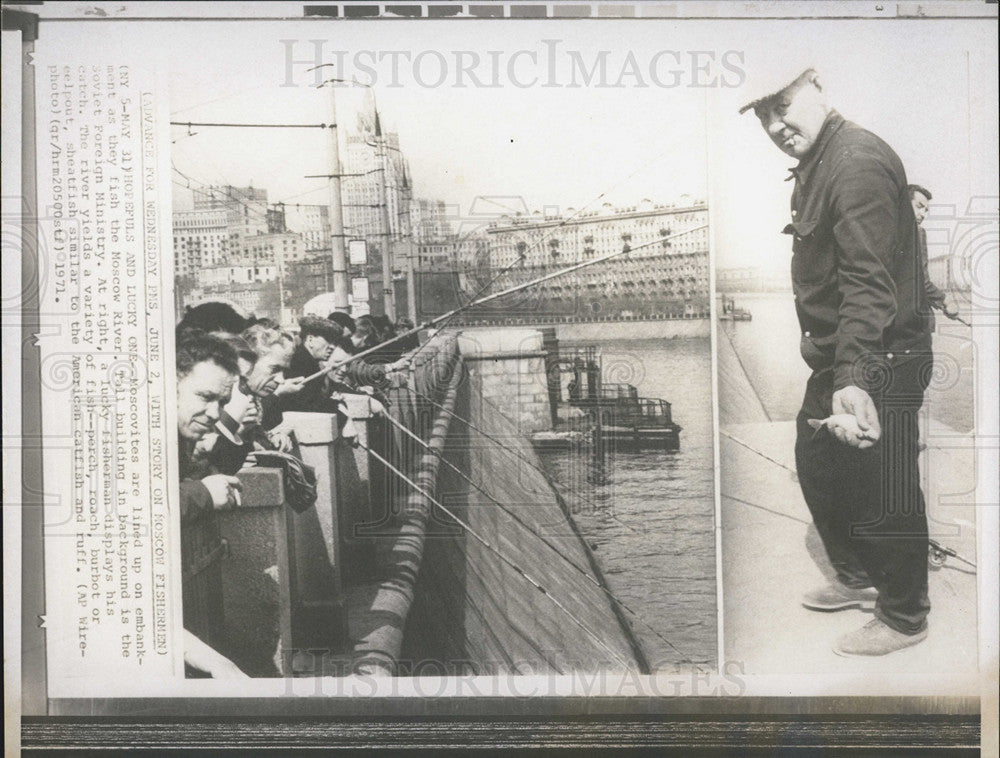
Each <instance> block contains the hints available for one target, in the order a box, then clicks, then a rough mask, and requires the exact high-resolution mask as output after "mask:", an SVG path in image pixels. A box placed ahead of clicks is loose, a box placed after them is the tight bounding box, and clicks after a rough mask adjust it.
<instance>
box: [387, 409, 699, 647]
mask: <svg viewBox="0 0 1000 758" xmlns="http://www.w3.org/2000/svg"><path fill="white" fill-rule="evenodd" d="M385 417H386V418H387V419H388V420H389V421H390V422H391V423H392V425H393V426H395V427H396V428H398V429H399V430H400V431H402V432H404V433H405V434H406V435H407V436H409V437H411V438H412V439H413V440H415V441H416V442H418V443H420V444H421V445H422V446H423V448H424V449H425V450H427V451H428V452H429V453H431V454H433V455H434V456H435V457H436V458H437V459H438V460H439V461H441V463H443V464H445V465H446V466H448V467H449V468H450V469H451V470H452V471H454V472H455V473H456V474H458V475H459V476H460V477H462V478H463V479H464V480H465V481H467V482H468V483H469V484H471V485H472V486H473V487H475V488H476V489H477V490H479V492H481V493H482V494H483V495H485V496H486V497H487V498H489V499H490V500H491V501H492V502H493V503H494V504H495V505H497V506H498V507H499V508H500V510H502V511H503V512H504V513H506V514H508V515H509V516H510V517H511V518H512V519H514V521H516V522H517V523H518V524H520V525H521V526H523V527H524V528H525V529H527V530H528V532H529V533H530V534H532V535H534V536H535V537H537V538H538V539H540V540H541V541H542V543H543V544H544V545H545V546H546V547H548V548H550V549H551V550H552V551H553V552H554V553H555V554H556V555H557V556H559V557H560V558H562V559H563V560H564V561H565V562H566V563H568V564H569V565H570V566H572V567H573V568H574V569H576V570H577V572H579V573H580V574H581V575H582V576H583V577H584V578H585V579H586V580H587V581H588V582H590V583H591V584H593V585H594V586H595V587H597V588H598V589H600V590H601V591H602V592H604V593H605V594H606V595H607V596H608V598H610V599H611V601H612V602H614V603H616V604H617V605H619V606H620V607H621V608H622V609H623V610H625V611H627V612H628V613H630V614H631V615H632V616H633V617H634V618H635V619H637V620H638V621H640V622H642V624H644V625H645V626H646V627H648V629H649V631H651V632H652V633H653V634H654V635H656V637H657V638H658V639H660V640H661V641H662V642H664V643H666V644H667V645H669V646H670V647H671V649H673V650H674V652H676V653H677V654H678V655H680V656H682V660H683V661H686V662H688V663H694V660H693V659H692V658H691V657H690V656H688V655H685V653H684V652H683V651H681V650H680V648H678V647H677V646H676V645H675V644H674V643H672V642H671V641H670V640H668V639H667V638H666V637H664V636H663V635H661V634H660V633H659V632H658V631H657V630H656V629H655V628H653V626H652V625H651V624H650V623H649V622H648V621H646V620H644V619H643V618H642V617H641V616H639V614H638V613H636V612H635V611H634V610H632V609H631V608H630V607H629V606H628V605H626V604H625V601H624V600H622V599H621V598H619V597H618V596H617V595H615V594H614V593H613V592H612V591H611V590H610V589H608V588H607V587H606V586H604V585H603V584H601V583H600V582H599V581H597V579H596V578H594V577H593V576H591V575H590V574H589V573H587V571H586V570H585V569H583V568H582V567H580V566H579V565H577V563H576V562H575V561H574V560H573V559H572V558H570V557H569V556H568V555H566V554H565V553H563V552H562V550H560V548H559V546H558V545H556V544H554V543H553V542H551V541H550V540H549V539H548V538H547V537H545V535H543V534H542V533H541V532H539V531H537V530H536V529H535V528H534V527H533V526H532V525H531V524H529V523H527V522H526V521H524V520H523V519H522V518H521V517H520V516H518V515H517V513H515V512H514V511H513V510H512V509H511V508H509V507H508V506H507V505H505V504H504V503H501V502H500V501H499V500H497V499H496V498H495V497H493V495H491V494H490V493H489V492H487V491H486V490H485V489H483V487H482V486H480V485H479V484H477V483H476V482H474V481H473V480H472V477H470V476H469V475H468V474H466V473H465V472H464V471H462V469H460V468H459V467H458V466H456V465H455V464H453V463H452V462H451V461H449V460H448V459H447V458H445V457H444V455H443V454H442V453H441V451H439V450H436V449H434V448H433V447H432V446H431V445H430V444H429V443H428V442H425V441H424V440H422V439H420V437H418V436H417V435H416V434H414V433H413V432H411V431H410V430H409V429H407V428H406V427H405V426H404V425H403V424H401V423H399V422H398V421H396V420H395V419H394V418H392V417H391V416H389V415H388V414H386V416H385Z"/></svg>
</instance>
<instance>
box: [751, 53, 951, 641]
mask: <svg viewBox="0 0 1000 758" xmlns="http://www.w3.org/2000/svg"><path fill="white" fill-rule="evenodd" d="M768 90H769V91H760V90H758V92H759V94H760V97H757V98H754V99H753V100H752V101H751V102H749V103H748V104H747V105H745V106H744V107H743V108H742V109H741V110H740V113H744V112H745V111H747V110H751V109H752V110H753V111H754V113H755V114H756V115H757V117H758V118H759V119H760V122H761V125H762V126H763V127H764V129H765V131H766V132H767V134H768V136H769V137H770V139H771V141H772V142H773V143H774V144H775V145H776V146H777V147H778V149H780V150H781V151H782V152H784V153H785V154H786V155H789V156H791V157H792V158H795V159H797V160H798V165H797V166H795V167H794V168H793V169H792V170H791V171H792V175H793V177H794V178H795V187H794V190H793V192H792V201H791V223H789V224H788V225H787V226H786V227H785V229H784V231H785V233H786V234H790V235H792V237H793V244H792V249H793V256H792V285H793V291H794V296H795V307H796V311H797V314H798V319H799V324H800V327H801V330H802V336H801V352H802V357H803V358H804V360H805V361H806V363H807V364H808V365H809V367H810V368H811V369H812V372H813V373H812V376H811V377H810V378H809V381H808V383H807V385H806V392H805V398H804V400H803V404H802V410H801V411H800V412H799V416H798V422H797V423H798V439H797V442H796V449H795V457H796V466H797V470H798V475H799V482H800V484H801V487H802V493H803V495H804V497H805V501H806V504H807V505H808V507H809V510H810V512H811V513H812V517H813V521H814V522H815V524H816V528H817V530H818V532H819V534H820V537H821V538H822V540H823V544H824V546H825V548H826V552H827V555H828V557H829V559H830V562H831V564H832V565H833V568H834V569H835V571H836V575H837V581H836V582H834V583H833V584H831V585H829V586H826V587H822V588H820V589H817V590H816V591H814V592H810V593H809V594H808V595H807V596H806V597H805V599H804V605H805V606H806V607H807V608H810V609H814V610H822V611H835V610H840V609H844V608H853V607H873V608H874V611H875V617H874V618H873V619H872V620H871V621H870V622H869V623H868V624H866V625H865V626H864V627H862V628H861V629H858V630H855V631H853V632H850V633H848V634H846V635H843V636H842V637H841V638H840V639H838V640H837V642H836V644H835V645H834V651H835V652H836V653H838V654H840V655H845V656H872V655H885V654H887V653H891V652H893V651H895V650H900V649H902V648H905V647H908V646H910V645H914V644H916V643H918V642H920V641H921V640H923V639H924V638H925V637H926V636H927V615H928V612H929V610H930V603H929V601H928V598H927V550H928V533H927V517H926V512H925V504H924V499H923V494H922V492H921V490H920V479H919V472H918V469H917V454H918V430H917V417H918V413H919V411H920V407H921V404H922V402H923V393H924V390H925V389H926V387H927V382H928V380H929V378H930V366H931V361H932V359H931V338H930V332H929V330H928V325H927V319H926V314H927V311H928V304H927V298H926V294H925V291H924V280H923V276H922V267H921V265H920V260H919V255H918V246H917V224H916V221H915V218H914V215H913V208H912V207H911V205H910V198H909V194H908V190H907V181H906V173H905V171H904V170H903V165H902V163H901V162H900V160H899V158H898V157H897V155H896V153H895V152H893V150H892V148H890V147H889V145H887V144H886V143H885V142H883V141H882V140H881V139H879V138H878V137H877V136H875V135H874V134H872V133H871V132H869V131H866V130H865V129H862V128H861V127H860V126H858V125H856V124H853V123H851V122H850V121H847V120H845V119H844V117H843V116H841V115H840V114H839V113H837V111H835V110H833V109H832V108H831V107H830V106H829V105H828V104H827V101H826V96H825V93H824V91H823V87H822V84H821V82H820V77H819V74H818V73H817V71H816V70H815V69H813V68H805V69H803V68H799V69H798V70H795V71H787V77H785V78H783V79H782V80H779V81H778V82H777V84H776V85H774V86H772V87H770V88H768ZM820 422H823V423H822V424H821V423H820Z"/></svg>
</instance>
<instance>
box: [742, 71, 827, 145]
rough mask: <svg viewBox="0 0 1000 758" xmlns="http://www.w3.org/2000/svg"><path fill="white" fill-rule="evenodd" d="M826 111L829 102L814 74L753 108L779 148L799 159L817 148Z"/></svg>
mask: <svg viewBox="0 0 1000 758" xmlns="http://www.w3.org/2000/svg"><path fill="white" fill-rule="evenodd" d="M827 112H828V108H827V106H826V99H825V98H824V96H823V92H822V90H821V88H820V86H819V81H818V80H817V79H816V77H815V74H813V75H812V77H811V78H809V79H806V80H805V81H798V82H795V83H794V84H791V85H789V86H788V87H785V89H783V90H782V91H781V92H779V93H778V94H776V95H774V96H772V97H769V98H768V99H766V100H764V101H763V102H762V103H760V105H758V106H757V107H756V108H754V113H756V114H757V118H759V119H760V123H761V126H763V127H764V130H765V131H766V132H767V135H768V136H769V137H770V138H771V141H772V142H773V143H774V144H775V145H777V147H778V149H779V150H781V152H783V153H785V155H790V156H791V157H792V158H800V159H801V158H804V157H805V156H806V155H808V154H809V152H810V151H811V150H812V149H813V147H815V145H816V140H817V139H818V138H819V133H820V131H821V130H822V129H823V122H824V121H826V115H827Z"/></svg>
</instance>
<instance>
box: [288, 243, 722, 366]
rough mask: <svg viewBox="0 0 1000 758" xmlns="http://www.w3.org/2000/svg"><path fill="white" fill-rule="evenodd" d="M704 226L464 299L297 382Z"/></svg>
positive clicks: (627, 247) (626, 246) (624, 248)
mask: <svg viewBox="0 0 1000 758" xmlns="http://www.w3.org/2000/svg"><path fill="white" fill-rule="evenodd" d="M706 228H708V224H699V225H698V226H693V227H691V228H690V229H685V230H684V231H682V232H676V233H675V234H669V235H667V236H665V237H660V238H659V239H656V240H653V241H652V242H647V243H646V244H643V245H637V246H636V247H629V246H628V245H625V246H624V247H623V248H622V249H621V250H618V251H616V252H614V253H608V254H607V255H602V256H599V257H597V258H594V259H592V260H589V261H583V262H581V263H575V264H573V265H572V266H567V267H566V268H563V269H559V270H558V271H553V272H552V273H551V274H545V275H544V276H539V277H538V278H536V279H532V280H531V281H529V282H525V283H524V284H517V285H515V286H513V287H508V288H507V289H505V290H501V291H500V292H494V293H493V294H492V295H486V296H485V297H480V298H478V299H476V300H472V301H470V302H468V303H466V304H465V305H460V306H459V307H458V308H454V309H452V310H450V311H448V312H447V313H443V314H441V315H440V316H435V317H434V318H432V319H430V320H429V321H426V322H425V323H423V324H421V325H420V326H415V327H413V328H412V329H407V330H406V331H405V332H402V333H400V334H397V335H396V336H395V337H392V338H391V339H387V340H385V341H384V342H380V343H379V344H377V345H373V346H372V347H370V348H367V349H366V350H362V351H361V352H360V353H355V354H354V355H352V356H350V357H348V358H345V359H344V360H342V361H338V362H336V363H333V364H331V365H329V366H324V367H323V368H321V369H320V370H319V371H317V372H316V373H314V374H311V375H309V376H307V377H305V379H303V380H302V382H301V383H302V384H307V383H309V382H311V381H314V380H316V379H319V378H320V377H321V376H324V375H326V374H329V373H332V372H334V371H336V370H337V369H339V368H343V367H344V366H346V365H347V364H349V363H353V362H354V361H357V360H360V359H362V358H365V357H366V356H369V355H371V354H372V353H376V352H378V351H380V350H383V349H385V347H386V345H391V344H393V343H394V342H398V341H400V340H403V339H406V338H407V337H412V336H413V335H415V334H418V333H419V332H420V331H422V330H423V329H430V328H431V327H433V326H436V325H438V324H440V323H441V322H443V321H449V320H451V319H452V318H454V317H455V316H457V315H458V314H459V313H462V312H463V311H467V310H469V309H470V308H474V307H476V306H478V305H485V304H486V303H491V302H493V301H494V300H498V299H500V298H501V297H506V296H507V295H513V294H514V293H516V292H520V291H521V290H525V289H527V288H528V287H534V286H535V285H536V284H542V283H543V282H547V281H549V280H551V279H555V278H557V277H560V276H565V275H566V274H571V273H573V272H574V271H580V270H581V269H584V268H587V267H589V266H593V265H595V264H597V263H603V262H604V261H609V260H611V259H612V258H617V257H618V256H619V255H625V254H626V253H630V252H634V251H636V250H641V249H643V248H645V247H652V246H653V245H659V244H662V243H663V242H665V241H667V240H671V239H675V238H677V237H683V236H684V235H687V234H691V233H692V232H697V231H700V230H702V229H706Z"/></svg>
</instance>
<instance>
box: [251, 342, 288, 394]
mask: <svg viewBox="0 0 1000 758" xmlns="http://www.w3.org/2000/svg"><path fill="white" fill-rule="evenodd" d="M291 362H292V346H291V345H290V344H289V343H287V342H284V341H282V342H277V343H275V344H273V345H271V347H270V348H269V349H268V350H267V351H265V352H264V354H263V355H261V356H260V358H258V359H257V363H255V364H254V367H253V371H251V372H250V376H248V377H247V384H248V385H249V386H250V391H251V392H253V393H254V394H255V395H256V396H257V397H267V396H268V395H270V394H271V393H272V392H274V390H275V388H276V387H277V386H278V385H279V384H280V383H281V380H282V378H283V377H284V371H285V369H286V368H288V365H289V364H290V363H291Z"/></svg>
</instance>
